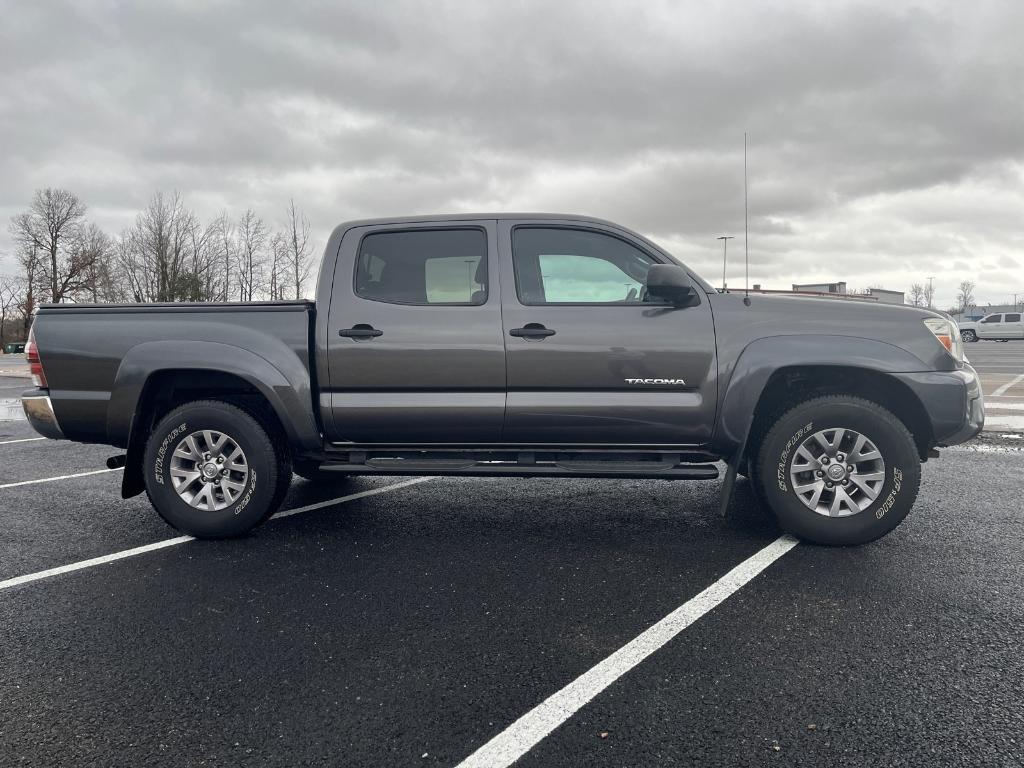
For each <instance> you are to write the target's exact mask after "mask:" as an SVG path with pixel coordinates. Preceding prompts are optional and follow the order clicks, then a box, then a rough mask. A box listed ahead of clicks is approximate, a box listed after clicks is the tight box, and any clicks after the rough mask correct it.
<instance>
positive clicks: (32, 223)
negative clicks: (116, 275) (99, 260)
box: [10, 187, 90, 303]
mask: <svg viewBox="0 0 1024 768" xmlns="http://www.w3.org/2000/svg"><path fill="white" fill-rule="evenodd" d="M84 218H85V204H84V203H82V201H81V200H79V199H78V196H77V195H75V194H74V193H72V192H69V191H67V190H66V189H53V188H50V187H47V188H46V189H40V190H36V193H35V195H34V196H33V198H32V203H31V204H30V205H29V209H28V210H27V211H25V212H24V213H20V214H18V215H17V216H15V217H13V218H12V219H11V226H10V231H11V235H12V236H13V237H14V239H15V240H16V241H17V242H18V243H19V244H20V245H21V247H22V248H23V249H24V248H31V247H33V246H34V247H36V248H38V249H39V250H40V251H42V252H43V254H44V259H43V260H42V262H41V264H40V265H39V266H40V272H41V273H42V277H43V278H44V279H45V280H46V283H47V287H48V292H49V295H50V300H51V301H52V302H54V303H57V302H60V301H63V300H64V299H65V297H69V298H70V296H71V295H73V294H74V293H75V291H78V290H80V289H81V288H82V287H83V281H82V276H83V274H84V273H85V272H86V271H88V269H89V266H90V265H89V264H88V263H87V262H84V261H82V253H81V252H80V251H76V250H75V249H74V248H72V247H71V246H72V244H73V242H74V240H75V238H76V237H77V235H78V233H79V229H80V228H81V225H82V220H83V219H84Z"/></svg>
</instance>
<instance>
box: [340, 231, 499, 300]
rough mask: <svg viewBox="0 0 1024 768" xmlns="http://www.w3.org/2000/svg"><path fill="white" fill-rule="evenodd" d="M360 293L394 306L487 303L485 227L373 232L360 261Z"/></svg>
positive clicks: (362, 245) (362, 247)
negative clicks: (481, 228) (482, 228)
mask: <svg viewBox="0 0 1024 768" xmlns="http://www.w3.org/2000/svg"><path fill="white" fill-rule="evenodd" d="M355 292H356V295H357V296H361V297H362V298H364V299H370V300H371V301H383V302H387V303H389V304H418V305H430V304H464V305H467V306H475V305H479V304H483V303H484V302H486V301H487V237H486V235H485V234H484V232H483V230H480V229H421V230H415V231H411V232H375V233H373V234H371V235H367V236H366V237H364V238H363V241H362V243H360V245H359V256H358V257H357V259H356V275H355Z"/></svg>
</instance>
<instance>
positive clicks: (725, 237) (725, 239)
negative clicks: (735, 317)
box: [715, 235, 736, 293]
mask: <svg viewBox="0 0 1024 768" xmlns="http://www.w3.org/2000/svg"><path fill="white" fill-rule="evenodd" d="M715 239H716V240H721V241H722V292H723V293H724V292H725V256H726V253H727V252H728V250H729V241H730V240H735V239H736V236H735V235H722V236H721V237H716V238H715Z"/></svg>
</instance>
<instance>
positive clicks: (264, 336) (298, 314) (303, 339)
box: [33, 301, 315, 446]
mask: <svg viewBox="0 0 1024 768" xmlns="http://www.w3.org/2000/svg"><path fill="white" fill-rule="evenodd" d="M314 314H315V310H314V304H313V302H310V301H261V302H230V303H218V304H207V303H162V304H44V305H42V306H41V307H40V308H39V311H38V315H37V317H36V321H35V324H34V326H33V328H34V333H35V337H36V341H37V343H38V344H39V348H40V350H41V355H42V358H43V363H44V366H45V370H46V376H47V381H48V383H49V394H50V399H51V401H52V403H53V409H54V413H55V414H56V416H57V420H58V421H59V423H60V426H61V429H62V430H63V432H64V435H65V436H66V437H67V438H68V439H71V440H78V441H82V442H96V443H110V444H112V445H118V446H124V445H125V444H126V441H127V437H128V433H129V429H130V425H131V419H132V417H133V416H134V412H135V406H136V404H137V403H138V402H139V398H140V396H141V391H140V390H141V388H142V385H143V383H144V382H145V381H146V380H147V379H148V378H149V377H151V376H152V374H153V373H156V372H170V371H174V370H179V371H180V370H188V369H189V368H192V367H194V368H209V365H210V361H211V359H212V360H214V361H216V364H217V368H218V369H219V370H222V371H224V372H225V374H226V375H232V374H233V373H234V372H235V371H236V369H237V370H241V369H242V368H243V366H239V365H236V364H235V362H236V361H237V360H238V359H239V358H241V357H243V356H250V357H251V356H258V358H260V359H261V360H260V362H261V364H265V363H268V362H269V364H270V366H271V367H273V368H274V369H276V370H277V371H279V372H280V374H281V376H282V377H283V378H284V379H285V380H286V381H287V382H288V383H289V384H290V385H292V386H298V389H297V391H296V395H295V396H298V397H300V398H302V410H303V411H304V413H305V416H304V420H308V419H309V418H310V415H311V414H312V410H313V397H312V389H311V379H313V378H314V376H313V375H312V374H311V371H310V364H311V360H312V359H313V356H312V336H311V328H312V321H313V316H314ZM271 386H272V385H271ZM293 397H294V396H293ZM125 405H129V407H128V408H125V407H124V406H125Z"/></svg>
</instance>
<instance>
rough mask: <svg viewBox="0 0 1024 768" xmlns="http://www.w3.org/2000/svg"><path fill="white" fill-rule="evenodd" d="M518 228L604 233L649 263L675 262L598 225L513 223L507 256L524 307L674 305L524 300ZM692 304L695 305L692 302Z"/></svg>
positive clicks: (517, 294) (662, 305)
mask: <svg viewBox="0 0 1024 768" xmlns="http://www.w3.org/2000/svg"><path fill="white" fill-rule="evenodd" d="M519 229H564V230H569V231H570V232H591V233H593V234H596V235H605V236H606V237H611V238H614V239H615V240H619V241H621V242H623V243H625V244H626V245H629V246H632V247H633V248H635V249H636V250H638V251H640V253H642V254H644V255H645V256H647V258H649V259H651V264H652V265H653V264H675V262H673V261H665V260H664V259H662V258H660V256H659V255H656V254H653V253H651V251H650V250H648V249H647V248H644V247H642V246H640V245H639V244H638V243H634V242H632V241H630V240H627V239H626V238H625V237H622V236H620V235H619V234H617V233H615V232H609V231H608V230H605V229H600V228H598V227H588V226H573V225H571V224H555V223H552V224H542V223H539V222H538V223H534V222H529V223H522V224H516V225H514V226H513V227H512V228H511V229H510V230H509V236H508V244H509V256H510V258H511V261H512V276H513V277H514V278H515V284H516V301H518V302H519V304H520V305H521V306H524V307H672V306H674V305H673V304H671V303H669V302H667V301H631V302H625V301H524V300H523V296H522V293H521V290H520V289H521V286H520V281H519V270H518V269H516V230H519ZM675 265H676V266H679V267H680V269H686V267H683V266H681V265H679V264H675ZM686 273H687V274H688V275H689V274H690V271H689V270H686ZM691 279H692V275H691ZM698 296H699V292H698ZM698 303H699V302H698ZM693 306H697V305H696V304H694V305H693Z"/></svg>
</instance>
